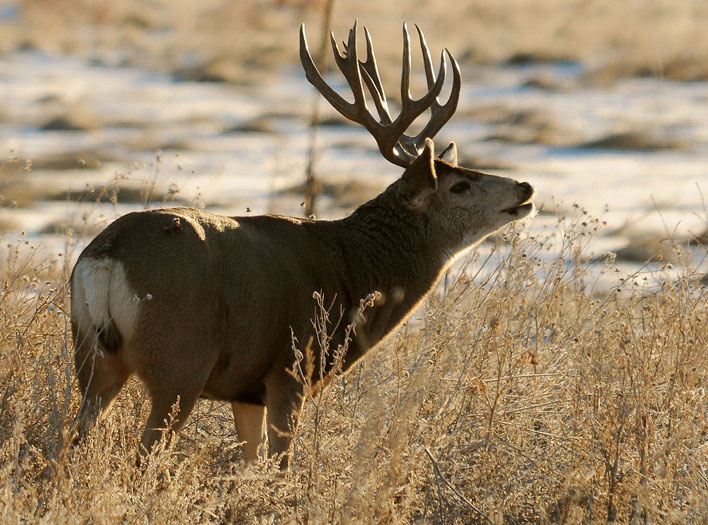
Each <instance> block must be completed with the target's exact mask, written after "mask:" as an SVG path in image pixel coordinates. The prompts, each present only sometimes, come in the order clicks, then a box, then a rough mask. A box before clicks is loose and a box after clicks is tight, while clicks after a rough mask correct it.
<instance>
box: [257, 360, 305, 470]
mask: <svg viewBox="0 0 708 525" xmlns="http://www.w3.org/2000/svg"><path fill="white" fill-rule="evenodd" d="M303 399H304V396H303V387H302V385H301V384H300V383H299V382H298V381H296V380H295V379H294V378H293V377H292V376H290V375H289V374H288V373H287V372H286V371H285V370H282V371H279V372H274V373H271V375H270V376H269V377H268V378H267V379H266V408H267V412H266V414H267V421H268V453H269V455H270V456H271V457H272V456H277V455H282V456H281V459H280V470H283V471H285V470H288V468H289V467H290V442H291V441H292V437H293V434H294V432H295V429H296V427H297V420H298V417H299V416H300V410H301V409H302V402H303Z"/></svg>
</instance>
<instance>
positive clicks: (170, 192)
mask: <svg viewBox="0 0 708 525" xmlns="http://www.w3.org/2000/svg"><path fill="white" fill-rule="evenodd" d="M178 192H179V190H178V189H177V188H176V187H171V188H168V189H167V190H162V189H158V188H153V187H150V186H148V185H142V186H133V185H130V186H128V185H117V184H116V185H109V186H103V187H101V188H93V187H90V186H87V187H86V188H84V189H82V190H68V191H59V192H55V193H51V194H49V195H47V196H46V197H45V200H50V201H67V200H68V201H72V202H121V203H133V204H134V203H138V204H145V203H159V204H165V203H179V204H185V203H186V202H187V201H186V200H183V199H181V198H180V197H178V196H177V194H178Z"/></svg>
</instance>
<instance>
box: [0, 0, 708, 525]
mask: <svg viewBox="0 0 708 525" xmlns="http://www.w3.org/2000/svg"><path fill="white" fill-rule="evenodd" d="M325 3H326V2H316V1H310V2H307V1H280V2H274V3H272V5H271V4H270V3H268V4H267V5H266V3H263V2H256V1H247V2H243V3H236V2H219V1H217V0H208V1H206V2H200V3H199V4H194V3H191V2H185V1H179V2H173V3H172V2H171V3H169V4H168V3H166V2H149V3H148V2H133V1H128V0H125V1H122V2H117V3H110V2H87V1H82V0H66V1H49V0H42V1H40V0H33V1H30V0H23V1H19V2H5V3H0V26H2V27H0V34H1V35H2V37H1V38H0V51H1V52H2V56H0V60H2V65H3V66H2V69H3V70H2V75H3V76H1V77H0V92H1V93H2V95H3V96H2V98H0V147H2V148H5V149H6V150H7V151H5V153H6V154H7V157H8V160H7V162H4V163H3V164H2V165H0V236H1V238H0V241H2V244H1V246H2V248H1V249H0V283H1V284H0V286H1V287H2V291H1V292H0V521H1V522H2V523H27V522H31V523H34V522H42V523H115V522H126V523H133V522H137V523H153V522H156V523H201V522H207V523H292V522H297V523H300V522H309V523H327V522H361V523H410V522H419V523H525V522H532V523H539V522H541V523H543V522H554V523H581V522H582V523H596V522H606V521H618V522H622V523H629V522H631V523H703V522H706V520H708V392H707V389H708V274H707V273H706V272H707V270H708V268H707V265H706V259H708V251H707V250H706V248H705V246H706V242H708V238H707V237H706V235H707V233H708V228H707V227H706V226H707V225H708V212H707V211H706V207H705V204H704V202H703V194H702V191H703V190H705V189H706V188H705V181H706V173H707V172H706V169H705V158H706V156H705V155H706V154H708V127H706V124H705V122H708V119H706V118H704V116H705V115H706V114H708V109H707V108H708V104H707V102H708V99H706V95H705V89H704V88H705V87H706V83H705V80H706V79H707V78H708V69H706V64H708V37H707V36H706V35H705V31H703V25H704V23H705V19H706V18H705V16H706V14H708V13H706V12H705V11H706V7H705V5H704V4H703V3H701V2H693V1H689V0H686V1H682V2H668V1H654V2H609V1H605V0H602V1H594V2H593V1H591V2H563V1H561V0H542V1H540V2H534V3H527V2H522V1H511V2H504V3H500V2H492V1H476V2H472V1H470V2H461V3H460V7H459V10H460V15H459V16H451V15H450V13H449V7H442V5H443V4H437V3H435V2H425V3H422V2H414V3H410V2H391V3H390V5H389V4H386V7H382V6H381V5H380V3H378V4H376V3H374V2H368V1H366V2H361V3H360V5H352V4H353V3H351V4H346V5H345V4H344V3H341V5H340V3H337V4H336V5H335V11H334V17H333V23H332V25H333V26H334V28H335V29H336V31H337V34H338V35H339V36H340V38H341V36H342V35H344V34H345V33H344V31H345V28H347V27H348V26H349V24H350V23H351V20H352V19H353V18H354V17H355V16H358V17H359V18H360V19H361V20H362V21H363V22H365V23H366V24H367V25H369V26H370V27H371V29H372V33H373V34H374V37H375V43H376V45H377V56H378V57H379V61H380V63H381V64H388V65H390V67H389V66H388V65H387V66H386V70H387V71H388V72H389V73H387V74H386V75H390V77H391V78H390V79H389V78H385V79H384V80H385V81H386V82H388V81H389V80H391V82H392V83H394V84H395V83H396V82H397V80H396V75H397V74H398V73H397V72H398V69H397V68H398V67H399V66H398V62H399V60H400V47H399V46H400V37H399V36H398V31H399V24H400V21H401V20H402V19H406V20H409V21H420V20H424V23H423V22H421V25H423V27H424V29H425V31H426V35H427V37H428V41H429V42H431V43H432V42H434V43H435V44H434V45H431V49H434V53H435V52H436V50H438V49H439V43H441V42H442V43H444V45H446V46H448V47H450V48H451V49H452V50H453V51H454V53H455V55H456V56H457V57H458V58H459V59H460V61H461V63H462V65H463V68H466V70H467V71H470V70H472V71H473V75H478V76H474V77H470V76H467V77H466V81H468V84H471V88H470V89H471V91H470V92H471V93H473V95H474V98H473V97H472V96H470V95H467V98H465V96H463V100H462V103H461V107H460V110H459V111H458V114H459V118H460V120H459V121H458V124H455V125H454V126H455V127H453V130H452V131H449V132H447V133H446V134H445V136H446V137H449V138H452V139H455V140H457V141H458V143H465V142H466V143H467V144H465V148H464V149H462V152H463V155H464V154H465V150H472V151H470V152H468V153H467V157H466V161H463V164H465V163H466V164H467V165H473V166H477V167H480V168H483V169H485V170H488V171H501V172H503V173H504V174H509V176H513V177H515V178H520V179H524V180H530V181H531V182H532V183H533V184H534V185H535V186H536V187H537V189H538V192H539V194H538V202H539V204H541V205H542V206H543V209H542V213H541V214H540V215H539V216H538V217H537V218H536V220H535V222H534V223H532V224H529V225H524V226H523V227H517V228H514V229H507V230H505V231H503V232H502V233H501V234H498V235H495V236H494V237H493V238H492V239H490V240H489V241H487V242H485V243H483V244H482V245H481V246H480V247H479V249H477V250H475V251H473V252H471V253H470V254H469V255H468V256H467V258H466V259H465V260H464V261H462V262H461V263H458V264H457V265H456V266H454V268H453V269H452V270H451V271H450V272H449V273H448V274H447V275H445V277H444V278H443V280H442V282H441V283H440V285H439V286H438V289H437V290H436V292H435V293H434V294H433V295H432V296H431V297H429V298H428V299H427V300H426V302H425V304H424V305H423V307H421V308H420V309H419V310H418V311H417V312H416V313H415V315H414V316H413V318H412V319H411V320H410V321H409V322H408V323H406V324H405V325H404V326H403V327H402V328H401V329H400V330H399V331H398V332H397V333H395V334H394V335H392V336H391V337H389V338H388V339H387V340H386V341H384V342H383V343H382V344H381V345H380V346H379V347H377V348H376V349H375V350H373V351H372V352H371V353H370V355H369V356H367V358H366V359H365V360H363V362H362V363H361V364H359V365H357V366H356V367H354V369H353V370H352V371H351V372H350V373H349V374H347V375H345V376H343V377H338V378H336V379H335V380H333V381H332V382H331V383H330V385H329V386H328V387H327V388H326V389H324V390H323V391H321V392H318V393H317V394H315V395H313V396H311V397H312V398H311V399H309V400H308V402H307V403H306V405H305V409H304V413H303V415H302V417H301V424H300V425H299V427H298V429H297V433H296V435H295V439H294V448H293V461H292V468H291V470H290V471H289V472H288V473H287V474H284V475H283V474H280V473H279V472H278V469H277V467H276V466H275V464H274V463H271V462H266V463H263V464H258V465H251V466H248V467H246V466H244V465H243V463H242V461H241V450H240V445H239V439H238V436H237V435H236V433H235V430H234V422H233V417H232V414H231V410H230V408H229V407H228V405H226V404H223V403H217V402H212V401H207V400H202V401H200V402H199V404H198V406H197V408H196V409H195V411H194V412H193V414H192V416H191V418H190V420H189V423H188V424H187V426H186V427H185V428H184V429H183V431H182V432H181V433H180V435H179V438H178V439H176V440H173V441H171V442H169V443H162V445H161V446H160V447H158V449H157V450H155V451H154V452H153V454H152V455H151V457H150V458H149V461H148V462H147V463H146V464H144V465H142V466H141V467H138V466H136V461H135V460H136V451H137V449H138V444H139V438H140V434H141V432H142V428H143V425H144V421H145V419H146V418H147V414H148V413H149V409H150V406H149V405H150V403H149V399H148V398H147V397H146V394H145V392H144V390H143V387H142V385H141V384H140V383H139V382H138V381H137V380H131V382H129V384H128V385H127V386H126V387H125V388H124V390H123V391H122V392H121V394H120V396H119V397H118V400H117V402H116V405H115V407H114V408H113V410H112V411H111V413H110V414H109V416H108V417H107V418H106V419H105V420H104V421H103V422H102V423H101V424H100V425H99V426H97V427H96V428H95V429H94V430H93V431H92V433H91V434H90V435H89V436H88V438H87V440H86V442H85V443H83V444H82V445H81V446H78V447H74V446H71V438H72V436H73V432H74V430H75V421H74V416H75V415H76V413H77V410H78V407H79V404H80V401H81V400H80V396H79V393H78V388H77V386H76V382H75V379H74V375H73V374H74V372H73V359H72V352H73V345H72V342H71V335H70V330H69V315H70V312H69V308H68V305H69V295H68V294H69V292H68V285H67V281H68V277H69V274H70V272H71V268H72V265H73V263H74V261H75V260H76V257H77V256H78V253H79V252H80V250H81V249H82V247H83V246H85V244H86V243H87V242H88V241H89V240H90V239H91V238H92V236H93V235H94V234H95V233H96V232H97V231H99V230H100V228H101V227H102V226H103V225H104V224H106V222H107V221H109V220H111V219H112V218H114V217H116V216H118V215H121V214H122V213H125V212H127V211H129V210H133V209H140V208H150V207H158V206H162V205H170V204H172V203H175V202H176V203H180V204H182V203H186V204H190V205H197V206H206V207H208V208H210V209H213V210H216V211H221V212H224V213H234V214H235V213H244V209H245V208H246V206H247V205H248V206H249V210H250V209H251V208H252V209H253V210H254V212H266V211H276V212H284V213H293V214H297V213H299V212H300V209H299V202H300V201H301V200H302V196H301V193H300V191H299V188H300V185H301V183H302V173H303V167H304V163H305V158H306V153H307V147H308V140H307V137H308V135H307V132H308V128H307V124H306V123H307V121H308V118H309V110H310V102H311V93H310V92H309V91H306V85H305V84H304V82H303V81H302V79H301V78H300V77H297V76H295V74H294V73H292V68H293V67H294V65H295V64H296V60H297V59H296V57H295V52H296V47H295V45H294V43H293V40H292V39H290V40H288V41H285V40H280V39H277V38H275V37H274V36H273V35H281V34H283V32H287V33H286V34H288V35H289V36H291V33H292V34H296V31H297V26H298V23H299V21H300V20H305V21H306V22H307V24H308V27H311V28H312V29H311V31H312V33H310V35H311V36H310V38H311V40H312V41H313V42H314V41H316V40H317V36H316V35H317V28H318V27H319V24H320V23H321V18H322V11H323V9H324V4H325ZM436 4H437V6H436ZM462 14H464V16H462ZM391 27H393V28H395V31H396V33H395V38H389V39H386V38H382V37H381V36H379V37H378V38H377V35H383V34H385V32H386V31H387V30H390V29H389V28H391ZM27 49H30V50H31V51H30V52H29V54H27V53H28V52H27ZM36 53H39V56H40V58H37V54H36ZM44 53H46V55H44ZM77 57H78V58H77ZM37 64H42V68H44V71H49V70H51V75H52V76H50V77H47V78H51V79H52V82H54V83H52V82H48V81H47V80H46V79H44V80H43V77H42V76H41V74H40V73H37V71H36V69H37ZM298 67H299V66H298ZM383 67H384V66H383V65H382V68H383ZM568 68H570V70H571V73H568ZM40 69H41V68H40ZM146 72H147V73H146ZM47 74H49V73H47ZM298 75H300V73H299V71H298ZM386 75H385V77H386ZM468 75H469V74H468ZM84 77H85V78H84ZM295 79H297V80H295ZM418 80H420V79H418ZM83 81H85V82H86V84H90V86H91V89H92V90H93V91H91V90H89V91H84V90H86V89H87V88H86V86H85V85H84V84H82V83H81V82H83ZM125 86H128V87H127V88H126V87H125ZM273 86H275V87H273ZM490 86H491V87H490ZM500 86H501V87H500ZM114 88H115V91H112V89H114ZM51 90H54V91H51ZM102 90H103V91H105V93H106V94H104V95H101V94H100V92H101V91H102ZM130 90H133V91H130ZM88 92H90V93H91V96H88V95H86V96H83V98H82V96H81V95H82V94H85V93H88ZM95 92H99V93H98V94H96V93H95ZM490 92H491V94H490ZM77 93H78V95H77ZM116 93H117V94H118V95H116ZM125 93H133V94H135V98H129V97H128V96H124V94H125ZM390 93H392V94H393V97H394V98H395V91H390ZM468 93H469V92H468ZM52 97H53V98H52ZM102 97H103V98H102ZM116 97H117V99H118V101H119V102H120V104H115V100H116ZM140 97H143V98H140ZM228 100H234V102H233V103H229V102H227V101H228ZM303 107H304V108H305V109H303ZM283 115H285V117H283ZM325 116H326V117H327V116H328V114H327V113H325ZM325 124H327V125H326V126H325V125H323V126H322V128H321V131H320V138H319V140H320V142H319V147H320V151H319V153H318V154H319V155H320V157H319V173H320V174H321V175H322V180H323V183H322V186H321V189H322V191H323V195H322V196H321V197H320V201H319V202H320V206H321V211H320V213H321V215H322V216H325V217H330V216H341V215H342V214H344V213H347V212H348V211H349V210H351V209H352V208H353V207H355V206H356V205H358V204H359V203H361V202H363V201H364V200H366V199H367V198H369V197H370V196H372V195H373V194H375V193H376V192H377V191H379V190H380V189H381V188H382V187H383V186H384V185H385V183H386V182H388V181H390V180H392V179H391V176H393V175H395V173H393V171H392V170H391V168H390V167H388V166H384V164H381V162H383V161H381V160H380V159H379V158H378V154H377V153H376V151H375V148H374V147H373V146H372V143H371V142H372V141H371V140H370V138H369V137H368V136H366V135H365V134H362V133H359V132H358V131H356V130H352V129H351V128H350V127H347V126H344V125H343V124H342V123H341V122H339V121H337V120H336V119H334V121H333V122H325ZM451 124H452V123H451ZM588 130H590V131H588ZM460 137H462V138H460ZM472 153H474V154H475V156H474V157H471V156H470V155H471V154H472ZM229 170H232V171H236V172H237V174H236V175H235V176H234V177H235V178H229V177H225V176H223V175H222V172H228V171H229ZM382 172H386V173H388V175H386V176H387V177H388V179H386V178H385V177H383V178H382V175H381V174H382ZM591 176H592V177H595V178H590V177H591ZM608 202H609V203H610V205H609V206H607V205H606V204H607V203H608Z"/></svg>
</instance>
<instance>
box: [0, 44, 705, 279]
mask: <svg viewBox="0 0 708 525" xmlns="http://www.w3.org/2000/svg"><path fill="white" fill-rule="evenodd" d="M463 73H464V82H463V92H462V98H461V102H460V106H459V109H458V114H457V115H456V116H455V117H453V119H452V121H451V122H450V123H449V124H448V125H447V126H446V128H445V129H444V130H443V132H441V133H440V135H439V137H440V142H439V144H441V145H442V141H444V140H455V141H456V142H457V144H458V148H459V150H460V153H461V156H462V158H464V157H467V158H475V159H487V160H490V159H491V160H492V161H493V163H494V162H496V163H499V164H500V165H501V167H502V168H504V169H503V170H502V171H500V172H499V173H500V174H503V175H506V176H512V177H515V178H517V179H521V180H527V181H529V182H531V183H532V184H533V185H534V186H535V187H536V188H537V192H538V197H537V200H538V202H539V203H540V204H542V205H543V207H544V210H545V211H546V213H542V214H540V215H539V216H538V217H537V218H536V219H535V221H534V222H533V223H532V224H531V226H530V227H529V228H528V231H529V232H531V234H534V235H556V233H557V232H559V231H560V229H559V228H558V220H559V218H558V216H557V215H555V214H554V213H548V212H554V211H557V213H558V214H559V215H567V214H570V215H572V214H573V213H576V214H577V213H582V211H580V212H579V211H577V207H575V206H574V205H576V204H577V205H578V207H580V208H581V209H584V210H586V211H587V213H588V216H590V217H593V218H599V219H600V221H604V222H606V223H607V224H606V225H605V226H604V227H603V228H602V229H601V230H600V232H599V233H598V234H596V235H595V236H594V237H593V239H592V240H591V242H590V243H589V245H588V249H587V255H588V256H593V255H601V254H603V253H604V252H606V251H616V250H618V249H621V248H622V247H623V246H624V245H626V244H627V243H629V242H631V240H632V239H634V238H636V237H638V236H643V235H653V236H655V237H659V238H661V237H673V238H676V239H683V238H685V237H687V236H689V235H690V234H698V233H700V232H702V231H704V230H705V229H706V227H708V212H707V211H706V208H705V205H704V193H705V192H708V83H700V82H692V83H677V82H669V81H663V80H658V79H625V80H619V81H617V82H616V83H614V84H612V85H611V86H604V87H602V86H595V87H593V86H591V85H588V84H587V83H584V82H582V81H581V79H582V75H583V71H582V68H580V67H579V66H578V65H577V64H572V63H571V64H548V65H532V66H526V67H503V68H502V67H496V68H491V67H487V68H478V69H474V68H467V70H466V71H464V72H463ZM539 78H540V79H545V81H546V82H547V84H548V85H546V84H539V83H538V82H535V80H537V79H539ZM332 80H333V81H335V82H336V77H332ZM340 85H341V84H340ZM389 89H391V88H389ZM390 93H391V94H393V93H396V90H395V89H393V90H391V91H390ZM394 98H395V97H394ZM313 100H314V93H313V89H312V88H311V87H310V85H309V84H308V83H307V81H306V80H305V78H304V75H303V74H302V73H301V71H300V70H299V69H296V68H292V69H290V70H286V71H283V72H282V74H281V78H280V79H279V80H278V81H276V82H270V83H268V84H267V85H260V86H257V87H254V86H248V87H242V86H230V85H224V84H210V83H196V82H189V81H179V80H177V79H174V78H173V77H171V76H169V75H163V74H157V73H152V72H148V71H142V70H137V69H133V68H128V67H119V66H110V65H105V64H99V63H94V62H92V61H91V60H89V59H87V58H79V57H75V58H71V57H69V58H67V57H53V56H47V55H42V54H39V53H34V52H18V53H14V54H11V55H9V56H5V57H2V58H0V151H1V152H4V154H6V155H7V156H9V157H19V158H22V159H30V160H35V159H40V160H41V159H45V158H47V157H52V156H61V155H64V154H71V153H74V154H75V153H77V152H94V153H95V152H100V153H99V155H104V156H106V158H110V159H112V160H110V161H108V162H105V163H104V164H103V165H102V166H101V167H100V168H97V169H63V170H49V169H42V167H41V162H40V163H39V168H38V169H37V168H33V169H32V170H30V171H24V172H22V173H21V175H20V176H21V177H23V178H24V179H23V183H25V182H26V184H27V185H28V187H33V188H38V189H39V190H41V191H40V192H39V194H46V193H47V190H48V189H52V190H56V192H61V191H67V190H74V191H77V190H81V189H83V188H86V187H87V185H88V186H90V187H94V188H99V187H101V186H102V185H104V184H106V183H107V182H108V181H109V180H111V179H112V178H114V177H116V176H119V177H125V178H127V179H129V181H133V182H135V183H136V184H139V182H140V181H143V180H145V181H152V180H155V181H156V184H157V187H158V188H162V189H163V190H165V189H167V188H169V187H170V186H172V188H173V189H174V188H177V189H179V193H178V196H179V197H180V198H181V199H183V200H184V201H186V202H190V201H193V200H198V201H200V202H203V203H204V204H205V205H206V206H207V207H209V208H212V209H214V210H217V211H219V212H223V213H228V214H234V215H235V214H244V213H265V212H275V213H284V214H296V215H297V214H300V213H301V211H300V206H299V204H300V201H301V200H302V199H301V197H300V196H298V195H296V194H294V195H287V194H285V195H283V194H282V193H280V192H279V190H282V189H285V188H289V187H293V186H295V185H297V184H298V183H300V182H302V180H303V178H304V170H305V161H306V158H307V151H308V148H309V145H310V133H309V128H308V122H309V118H310V113H311V108H312V106H313ZM327 111H328V110H327ZM327 111H326V112H325V113H326V114H328V113H327ZM57 114H64V115H66V116H68V118H69V119H71V118H74V117H76V116H77V115H78V117H81V118H83V120H84V121H86V122H88V123H89V125H87V126H85V127H84V128H82V129H78V130H73V131H67V130H46V129H44V128H43V127H42V126H43V125H44V124H46V122H47V121H48V120H50V119H51V118H52V117H53V116H56V115H57ZM78 117H77V118H78ZM254 119H255V120H254ZM253 122H259V123H260V124H259V125H260V126H264V128H263V131H264V132H243V131H238V130H236V131H229V130H231V129H232V128H238V127H239V126H243V125H244V124H249V123H251V124H252V123H253ZM626 132H631V133H634V134H638V135H640V136H642V137H648V138H650V139H651V140H654V143H652V144H653V145H651V146H650V147H645V148H644V149H609V148H604V149H603V148H602V147H592V148H590V147H581V146H582V145H584V144H585V145H587V143H590V142H592V141H595V140H598V139H602V138H606V137H608V136H610V135H612V134H617V133H626ZM505 133H506V135H507V136H505V135H504V134H505ZM539 134H540V135H541V136H542V138H540V139H539V138H538V137H539ZM529 137H530V138H529ZM317 143H318V152H319V153H318V158H317V171H318V173H320V174H321V176H322V178H323V179H325V180H327V181H328V182H334V183H343V182H346V181H349V180H358V181H361V182H363V183H365V184H368V185H369V186H376V185H380V186H381V187H383V186H385V184H387V183H389V182H391V181H393V180H394V179H395V178H396V177H397V176H398V175H399V174H400V169H399V168H397V167H394V166H392V165H390V164H388V163H387V162H386V161H385V160H383V159H382V158H381V157H380V155H379V153H378V151H377V150H376V147H375V145H374V141H373V139H371V137H370V136H369V135H368V134H367V133H366V132H365V131H364V130H363V129H360V128H358V127H354V126H344V125H342V126H323V127H321V128H320V129H319V132H318V137H317ZM165 145H171V147H170V148H169V149H167V148H165V149H164V150H163V151H162V152H161V153H158V152H157V151H156V148H157V147H160V146H163V147H164V146H165ZM656 145H658V146H666V148H662V147H655V146H656ZM20 171H21V170H20ZM488 171H492V172H494V169H489V170H488ZM0 176H4V175H3V174H0ZM330 204H331V200H328V199H327V198H323V199H322V200H321V207H320V210H319V215H320V216H323V217H335V216H339V215H341V214H342V213H344V210H341V209H334V208H332V207H331V206H329V205H330ZM140 208H142V205H141V204H137V203H136V204H130V203H121V202H120V196H119V204H117V205H113V204H101V205H96V204H95V203H77V202H69V201H61V200H53V201H43V200H38V201H37V202H35V203H34V204H31V205H29V206H25V207H15V208H13V207H4V208H0V220H4V221H6V222H9V223H11V224H15V225H16V227H15V228H12V229H11V231H8V232H6V233H5V234H4V236H5V243H4V244H3V245H5V244H7V242H12V240H13V239H14V238H16V237H17V236H18V234H19V231H21V230H24V231H26V232H27V237H28V238H29V239H30V241H31V242H32V243H35V244H42V245H44V246H48V247H49V248H48V249H49V250H50V251H51V250H63V249H64V246H63V245H64V239H63V237H59V236H52V235H49V234H40V233H39V232H40V231H41V230H42V228H44V227H45V226H46V225H47V224H50V223H56V222H57V221H62V220H72V219H73V220H74V221H76V220H77V218H79V217H83V216H84V214H86V213H89V215H90V216H91V218H92V219H91V220H93V221H98V222H102V223H105V222H107V221H109V220H111V219H113V218H115V217H116V216H118V215H120V214H122V213H125V212H127V211H129V210H132V209H140ZM247 210H250V211H247ZM15 230H16V231H15ZM556 237H557V238H558V239H559V240H560V235H556ZM86 240H87V239H83V240H80V241H78V242H86ZM558 244H560V242H559V243H558ZM694 252H695V253H694V259H695V264H696V265H698V266H701V267H702V268H703V269H705V266H706V265H705V262H701V258H702V256H703V257H704V256H705V250H704V249H702V248H696V249H694ZM701 252H702V253H701ZM552 256H553V251H551V252H548V254H547V257H549V258H550V257H552ZM640 266H641V264H640V263H637V264H634V263H627V264H623V265H622V266H621V268H622V272H625V271H626V272H632V271H634V270H635V269H637V268H640ZM655 269H656V267H652V270H655ZM615 278H616V276H613V277H612V278H611V279H615Z"/></svg>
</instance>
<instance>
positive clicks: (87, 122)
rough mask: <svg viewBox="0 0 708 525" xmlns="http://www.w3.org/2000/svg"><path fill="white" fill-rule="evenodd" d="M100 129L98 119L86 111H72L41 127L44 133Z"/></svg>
mask: <svg viewBox="0 0 708 525" xmlns="http://www.w3.org/2000/svg"><path fill="white" fill-rule="evenodd" d="M100 127H101V122H100V121H99V119H98V117H96V116H95V115H93V114H92V113H90V112H88V111H85V110H70V111H67V112H65V113H61V114H58V115H55V116H53V117H51V118H49V119H48V120H46V121H44V122H43V123H42V124H40V125H39V129H41V130H42V131H93V130H96V129H99V128H100Z"/></svg>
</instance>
